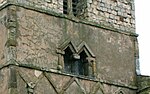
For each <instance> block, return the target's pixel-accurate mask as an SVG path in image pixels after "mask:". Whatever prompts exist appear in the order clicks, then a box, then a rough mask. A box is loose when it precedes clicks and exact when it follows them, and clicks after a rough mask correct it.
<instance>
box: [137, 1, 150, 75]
mask: <svg viewBox="0 0 150 94" xmlns="http://www.w3.org/2000/svg"><path fill="white" fill-rule="evenodd" d="M135 15H136V33H137V34H139V37H138V41H139V49H140V70H141V74H143V75H150V55H149V54H150V0H135Z"/></svg>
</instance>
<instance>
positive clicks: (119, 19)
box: [87, 0, 135, 32]
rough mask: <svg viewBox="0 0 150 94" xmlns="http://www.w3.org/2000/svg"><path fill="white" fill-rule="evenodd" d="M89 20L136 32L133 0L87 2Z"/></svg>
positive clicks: (92, 0)
mask: <svg viewBox="0 0 150 94" xmlns="http://www.w3.org/2000/svg"><path fill="white" fill-rule="evenodd" d="M87 5H88V8H87V14H88V18H87V19H88V20H90V21H95V22H97V23H102V24H104V25H106V26H111V27H114V28H117V29H120V30H123V31H131V32H134V31H135V15H134V11H135V9H134V1H133V0H130V1H129V0H87Z"/></svg>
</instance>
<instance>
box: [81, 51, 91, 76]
mask: <svg viewBox="0 0 150 94" xmlns="http://www.w3.org/2000/svg"><path fill="white" fill-rule="evenodd" d="M88 66H89V64H88V61H87V55H86V53H85V51H82V52H81V53H80V62H79V74H80V75H85V76H87V75H88Z"/></svg>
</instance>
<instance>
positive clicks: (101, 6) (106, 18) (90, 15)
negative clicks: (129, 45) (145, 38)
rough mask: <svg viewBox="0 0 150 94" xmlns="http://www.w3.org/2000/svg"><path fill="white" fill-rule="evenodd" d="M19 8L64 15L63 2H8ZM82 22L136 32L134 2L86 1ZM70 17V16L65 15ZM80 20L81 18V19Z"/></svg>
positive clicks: (112, 0) (13, 0) (50, 0)
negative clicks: (26, 7)
mask: <svg viewBox="0 0 150 94" xmlns="http://www.w3.org/2000/svg"><path fill="white" fill-rule="evenodd" d="M8 1H9V2H11V3H14V4H16V5H18V6H23V7H25V6H28V7H30V8H32V9H33V10H37V9H38V10H44V11H52V12H54V13H59V14H60V15H63V0H34V1H32V0H8ZM84 2H85V7H84V10H83V11H84V14H82V16H83V17H81V18H83V19H82V20H87V21H90V22H94V23H97V24H99V25H101V26H105V27H109V28H111V29H117V30H119V31H126V32H135V14H134V11H135V9H134V1H133V0H130V1H129V0H87V1H86V0H85V1H84ZM64 16H68V17H69V16H70V15H64ZM79 19H80V18H79Z"/></svg>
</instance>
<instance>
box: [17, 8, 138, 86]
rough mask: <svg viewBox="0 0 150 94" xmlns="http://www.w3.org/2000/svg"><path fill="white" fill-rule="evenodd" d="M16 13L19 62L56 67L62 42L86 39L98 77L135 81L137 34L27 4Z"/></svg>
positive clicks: (79, 41) (130, 82)
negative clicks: (72, 18)
mask: <svg viewBox="0 0 150 94" xmlns="http://www.w3.org/2000/svg"><path fill="white" fill-rule="evenodd" d="M17 15H18V23H19V28H18V30H19V37H18V39H17V41H18V46H17V62H18V63H19V64H23V65H26V64H27V65H31V66H35V67H39V68H43V69H45V70H49V69H53V70H54V71H57V67H58V54H57V53H56V50H57V48H59V45H61V44H62V43H63V42H65V41H67V40H71V41H73V42H74V44H75V45H76V46H77V45H79V44H80V43H81V42H82V41H84V42H86V43H87V45H88V46H89V47H90V49H91V50H92V52H93V53H94V54H95V55H96V64H97V77H98V78H100V79H103V80H109V81H110V80H111V81H113V82H117V83H123V84H127V85H134V83H135V82H134V81H135V76H136V75H135V63H134V62H135V61H134V53H135V51H134V49H135V48H134V37H132V36H128V35H126V34H121V33H116V32H112V31H109V30H105V29H101V28H98V27H93V26H90V25H86V24H82V23H77V22H72V21H70V20H67V19H65V18H57V17H54V16H50V15H46V14H41V13H39V12H35V11H32V10H27V9H24V8H19V11H18V12H17ZM116 71H117V72H116Z"/></svg>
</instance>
